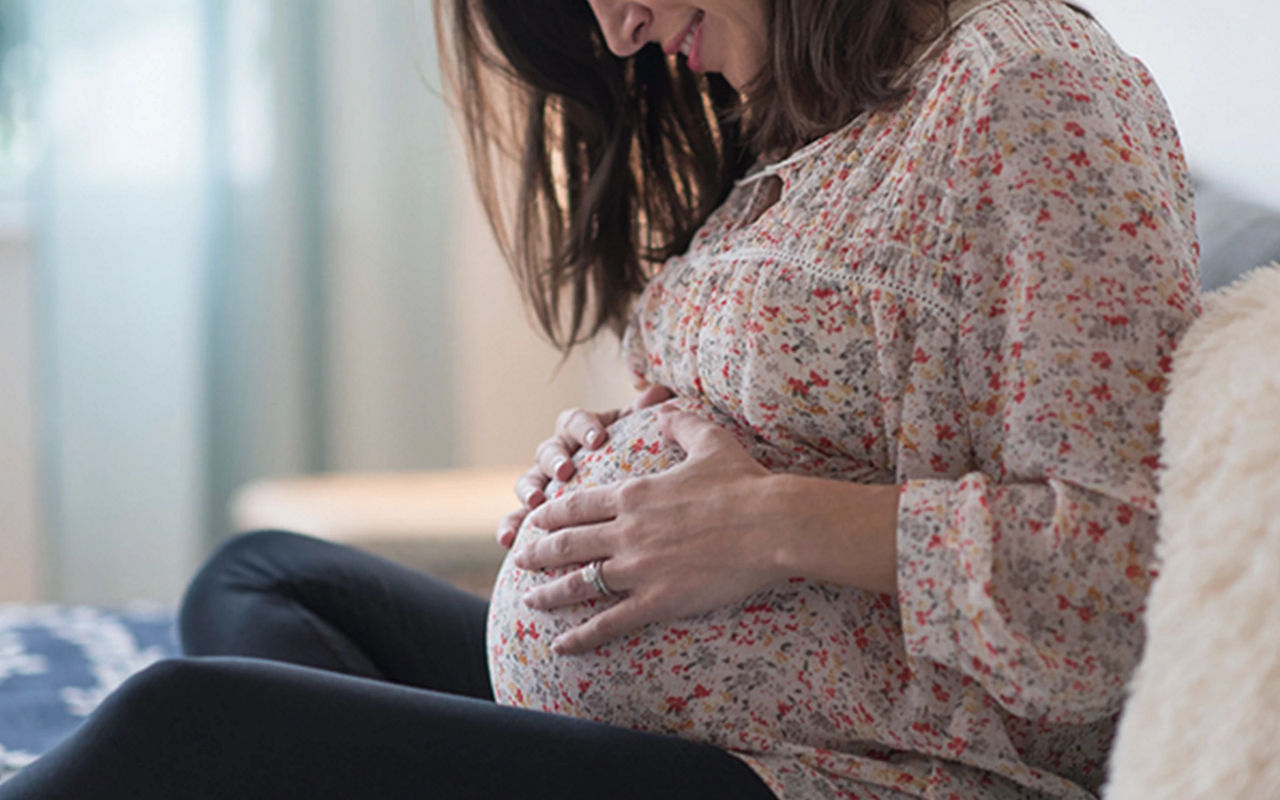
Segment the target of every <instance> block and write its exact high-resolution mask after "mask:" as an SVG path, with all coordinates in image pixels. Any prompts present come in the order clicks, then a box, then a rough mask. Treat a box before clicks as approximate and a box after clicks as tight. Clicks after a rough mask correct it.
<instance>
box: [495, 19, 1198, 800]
mask: <svg viewBox="0 0 1280 800" xmlns="http://www.w3.org/2000/svg"><path fill="white" fill-rule="evenodd" d="M910 87H911V88H910V94H909V96H908V98H907V99H906V101H905V102H904V103H903V104H902V105H900V106H899V107H897V108H895V109H893V110H891V111H885V112H878V113H872V114H868V115H864V116H863V117H861V118H859V119H858V120H855V121H854V122H853V123H851V124H850V125H849V126H847V127H846V128H844V129H842V130H840V131H838V132H836V133H834V134H831V135H829V136H826V137H824V138H822V139H820V140H818V141H816V142H814V143H813V144H811V145H809V146H808V147H806V148H804V149H802V150H801V151H800V152H798V153H796V154H794V155H793V156H792V157H790V158H788V159H786V160H784V161H782V162H779V163H776V164H773V165H770V166H766V167H764V168H763V169H761V170H760V171H758V172H757V173H755V174H753V175H751V176H749V177H748V178H747V179H744V180H743V181H742V182H740V185H739V186H738V187H736V189H735V191H734V192H733V193H732V195H731V196H730V197H729V199H728V200H727V201H726V203H725V204H724V205H723V206H722V207H721V208H720V209H719V210H718V211H717V212H716V213H715V214H713V215H712V217H711V218H710V219H709V220H708V221H707V223H706V225H705V226H704V227H703V229H702V230H701V231H700V233H699V234H698V236H697V237H696V239H695V241H694V243H693V245H692V246H691V248H690V250H689V252H688V253H686V254H685V255H684V256H681V257H678V258H674V259H672V260H671V261H669V262H668V263H667V264H665V265H664V267H663V269H662V270H661V272H660V273H659V274H658V275H657V276H656V277H655V278H654V280H653V281H652V282H651V283H650V285H649V286H648V287H647V289H646V290H645V292H644V293H643V295H642V296H641V297H640V298H639V299H638V301H637V304H636V308H635V313H634V317H633V320H632V323H631V326H630V328H629V330H628V332H627V335H626V338H625V341H624V349H625V351H626V354H627V357H628V358H629V360H630V363H631V365H632V367H633V368H634V371H635V373H636V377H637V380H638V382H639V383H640V384H641V385H645V384H649V383H661V384H666V385H668V386H671V387H672V388H674V389H675V390H676V392H677V395H678V397H679V398H680V400H679V402H681V403H682V404H684V405H685V406H686V407H688V408H691V409H694V410H696V411H698V412H699V413H703V414H705V415H706V416H707V417H708V418H709V419H711V420H713V421H715V422H717V423H719V424H721V425H722V426H724V427H725V428H726V429H728V430H730V431H731V432H733V433H735V434H736V435H737V437H738V438H739V440H740V441H741V442H742V444H743V446H744V447H746V448H747V450H748V451H749V452H750V453H751V454H752V455H753V457H755V458H756V459H757V460H758V461H760V462H761V463H762V464H764V465H766V466H768V467H769V468H770V469H772V470H775V471H789V472H796V473H804V474H811V475H822V476H827V477H831V478H836V479H841V480H852V481H861V482H865V483H895V484H899V485H901V486H902V493H901V499H900V504H899V524H898V559H899V564H898V583H899V588H898V595H897V596H896V597H890V596H888V595H881V594H875V593H872V592H867V591H864V590H860V589H856V588H851V587H840V586H833V585H827V584H821V583H815V582H811V581H807V580H804V579H801V578H795V579H792V580H791V581H788V582H786V583H784V584H781V585H778V586H774V587H770V588H768V589H766V590H764V591H762V592H760V593H758V594H757V595H755V596H752V597H750V598H747V599H746V600H745V601H743V602H742V603H741V604H738V605H736V606H733V607H730V608H725V609H719V610H717V611H714V612H710V613H708V614H704V615H701V616H698V617H694V618H689V619H683V620H678V621H676V622H674V623H669V624H661V625H650V626H648V627H646V628H643V629H641V630H639V631H636V632H634V633H632V634H629V635H628V636H626V637H624V638H623V639H620V640H618V641H616V642H612V643H609V644H608V645H605V646H602V647H600V648H598V649H597V650H596V651H595V652H594V653H592V654H588V655H581V656H556V655H555V654H553V653H552V652H551V651H550V647H549V645H550V642H551V640H552V639H553V638H554V637H555V635H556V634H557V633H559V632H560V631H562V630H566V629H568V628H569V627H571V626H574V625H576V624H579V623H580V622H581V621H583V620H585V619H587V618H588V617H590V616H591V615H593V614H595V613H598V611H599V610H600V609H601V608H602V607H603V606H602V603H603V602H604V601H600V602H597V603H592V604H587V605H584V606H578V607H575V608H570V609H560V610H557V611H554V612H540V611H534V610H532V609H529V608H526V607H525V606H524V605H523V603H521V602H520V597H521V595H522V594H523V593H524V592H525V591H527V590H528V589H529V588H532V587H533V586H535V585H538V584H540V583H542V582H544V581H546V580H549V579H550V578H551V577H554V574H553V575H547V574H543V573H529V572H524V571H522V570H520V569H518V568H516V567H515V566H514V565H513V564H511V563H510V562H508V563H507V564H506V565H505V566H504V568H503V570H502V573H501V574H500V575H499V579H498V583H497V586H496V588H495V591H494V595H493V601H492V604H491V612H490V623H489V648H490V670H491V675H492V677H493V681H494V689H495V693H496V695H497V698H498V700H499V701H500V702H503V703H508V704H513V705H519V706H525V707H529V708H536V709H543V710H547V711H551V712H555V713H564V714H572V715H576V716H581V717H586V718H590V719H598V720H603V721H606V722H610V723H613V724H618V725H626V726H630V727H634V728H638V729H643V730H651V731H657V732H662V733H670V734H674V735H679V736H684V737H687V738H692V739H697V740H700V741H705V742H709V743H711V744H714V745H717V746H720V747H723V748H725V749H727V750H729V751H731V752H733V753H734V754H736V755H738V756H739V757H741V758H743V759H744V760H746V761H747V763H748V764H750V765H751V766H752V767H753V768H754V769H755V770H756V771H757V773H758V774H760V776H761V777H762V778H763V779H764V780H765V781H766V782H767V783H768V784H769V785H770V787H772V788H773V790H774V792H775V793H776V794H777V795H778V796H779V797H780V798H786V800H803V799H807V798H820V797H821V798H827V797H830V798H906V797H921V798H964V799H966V800H967V799H968V798H1022V797H1045V796H1049V797H1071V798H1087V797H1093V796H1095V793H1096V791H1097V790H1098V787H1099V785H1100V783H1101V781H1102V778H1103V775H1104V769H1105V760H1106V755H1107V751H1108V748H1109V746H1110V742H1111V738H1112V735H1113V731H1114V725H1115V719H1116V715H1117V713H1118V711H1119V709H1120V705H1121V701H1122V698H1123V690H1124V686H1125V683H1126V681H1127V679H1128V677H1129V675H1130V674H1131V672H1132V670H1133V668H1134V667H1135V665H1136V663H1137V660H1138V657H1139V654H1140V650H1141V646H1142V628H1141V614H1142V611H1143V602H1144V599H1145V596H1146V592H1147V589H1148V586H1149V583H1150V581H1151V579H1152V577H1153V574H1152V572H1151V571H1150V563H1151V558H1152V553H1153V546H1154V541H1155V517H1154V515H1155V511H1156V507H1155V493H1156V487H1155V480H1154V474H1153V472H1154V469H1155V468H1156V466H1157V464H1156V457H1157V452H1158V444H1159V429H1158V418H1159V409H1160V402H1161V398H1162V392H1163V391H1164V388H1165V383H1166V376H1167V373H1168V370H1169V367H1170V356H1171V354H1172V352H1173V349H1174V346H1175V344H1176V343H1177V341H1178V338H1179V336H1180V335H1181V333H1182V332H1183V330H1184V329H1185V328H1186V327H1187V325H1188V324H1189V323H1190V321H1191V320H1192V318H1193V317H1194V315H1195V314H1196V313H1197V312H1198V287H1199V275H1198V266H1197V257H1196V245H1195V236H1194V221H1193V212H1192V208H1191V190H1190V185H1189V181H1188V178H1187V174H1186V167H1185V164H1184V161H1183V157H1182V153H1181V149H1180V146H1179V143H1178V140H1177V136H1176V133H1175V131H1174V128H1173V123H1172V121H1171V119H1170V115H1169V113H1168V110H1167V108H1166V107H1165V104H1164V101H1163V99H1162V98H1161V96H1160V94H1159V92H1158V90H1157V89H1156V87H1155V85H1154V84H1153V82H1152V79H1151V77H1150V76H1149V75H1148V73H1147V72H1146V70H1145V69H1144V68H1143V67H1142V65H1141V64H1139V63H1138V62H1137V61H1136V60H1134V59H1132V58H1131V57H1129V56H1127V55H1125V54H1124V53H1123V52H1121V51H1120V50H1119V49H1118V48H1117V46H1116V45H1115V44H1114V42H1113V41H1112V40H1111V39H1110V38H1109V37H1108V36H1107V35H1106V33H1105V32H1104V31H1102V30H1101V29H1100V28H1099V27H1098V26H1097V25H1096V24H1094V23H1093V22H1091V21H1089V20H1088V19H1086V18H1084V17H1082V16H1080V15H1077V14H1075V13H1074V12H1072V11H1070V10H1069V9H1068V8H1067V7H1066V6H1064V5H1062V4H1060V3H1057V2H1051V1H1050V0H1000V2H995V3H992V4H988V5H985V6H983V7H982V8H981V9H980V10H979V11H978V12H977V13H975V14H974V15H973V16H972V17H971V18H969V19H967V20H966V21H965V22H964V23H963V24H962V25H961V26H960V27H959V29H958V30H956V31H955V32H954V33H953V34H952V35H951V36H950V38H949V39H948V40H947V41H946V42H945V44H944V45H943V46H941V47H940V48H938V50H937V52H936V54H935V55H934V56H933V57H932V58H930V59H929V60H928V61H927V62H926V63H924V64H923V65H922V66H921V67H920V68H919V69H918V70H917V71H916V72H915V74H913V75H912V76H911V83H910ZM775 176H776V178H777V179H779V180H780V181H781V184H782V191H781V194H780V197H779V199H778V200H777V202H776V203H775V204H774V205H772V206H770V207H768V208H764V209H762V204H761V202H760V197H761V193H762V188H761V187H762V185H763V181H764V180H765V179H766V178H772V177H775ZM762 210H763V213H761V211H762ZM682 456H683V454H682V453H680V452H679V449H678V448H677V447H675V446H674V445H672V444H670V443H668V442H666V441H664V440H663V438H662V436H661V434H660V433H659V432H658V429H657V425H656V421H655V415H654V414H653V413H651V412H640V413H637V414H633V415H631V416H628V417H624V418H623V419H622V420H620V421H619V422H618V423H617V424H616V425H615V426H614V427H613V428H612V429H611V430H610V444H609V446H608V447H607V448H605V449H602V450H600V451H593V452H590V453H585V454H580V456H579V458H578V472H577V474H576V475H575V476H574V478H572V479H571V480H570V481H569V483H568V484H565V485H561V484H553V486H552V487H551V491H552V492H553V493H556V494H563V493H565V492H571V491H574V490H575V489H578V488H581V487H583V486H589V485H595V484H603V483H608V482H611V481H616V480H620V479H623V478H626V477H628V476H634V475H641V474H646V473H651V472H655V471H659V470H662V469H665V468H667V467H669V466H670V465H672V464H674V463H675V462H676V461H678V460H679V459H680V458H681V457H682ZM849 524H850V527H851V529H852V528H855V527H856V525H857V520H850V521H849ZM540 535H543V532H542V531H539V530H537V529H535V528H533V527H531V526H526V527H525V528H524V529H522V530H521V531H520V534H519V536H520V537H521V538H522V539H526V540H527V539H528V538H530V537H536V536H540Z"/></svg>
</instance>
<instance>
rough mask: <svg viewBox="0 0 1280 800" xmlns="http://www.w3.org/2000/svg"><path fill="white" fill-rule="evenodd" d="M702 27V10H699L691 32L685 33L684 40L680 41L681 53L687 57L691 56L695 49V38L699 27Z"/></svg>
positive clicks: (690, 29)
mask: <svg viewBox="0 0 1280 800" xmlns="http://www.w3.org/2000/svg"><path fill="white" fill-rule="evenodd" d="M701 27H702V12H698V16H697V18H696V19H695V20H694V22H693V27H691V28H689V32H688V33H687V34H685V37H684V41H683V42H681V43H680V53H681V54H682V55H684V57H685V58H688V57H689V53H690V52H691V51H692V50H693V39H694V37H695V36H697V35H698V29H699V28H701Z"/></svg>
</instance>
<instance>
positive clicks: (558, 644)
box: [551, 636, 564, 655]
mask: <svg viewBox="0 0 1280 800" xmlns="http://www.w3.org/2000/svg"><path fill="white" fill-rule="evenodd" d="M551 649H552V650H554V651H555V652H556V653H559V654H560V655H563V654H564V637H563V636H561V637H560V638H558V639H556V640H555V641H553V642H552V643H551Z"/></svg>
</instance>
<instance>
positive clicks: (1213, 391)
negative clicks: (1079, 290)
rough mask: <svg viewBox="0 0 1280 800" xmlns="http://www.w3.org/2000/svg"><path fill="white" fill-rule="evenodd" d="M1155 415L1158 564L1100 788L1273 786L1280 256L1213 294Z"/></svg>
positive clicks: (1277, 711) (1276, 760) (1150, 799)
mask: <svg viewBox="0 0 1280 800" xmlns="http://www.w3.org/2000/svg"><path fill="white" fill-rule="evenodd" d="M1162 425H1163V433H1164V437H1165V441H1164V450H1163V454H1162V461H1163V463H1164V470H1163V472H1162V474H1161V478H1160V481H1161V484H1160V512H1161V521H1160V526H1161V537H1160V538H1161V542H1160V545H1159V548H1158V551H1157V552H1158V556H1159V558H1160V560H1161V562H1162V565H1161V569H1160V572H1161V574H1160V577H1159V578H1158V579H1157V580H1156V582H1155V585H1154V586H1153V587H1152V592H1151V597H1150V600H1149V603H1148V612H1147V636H1148V639H1147V648H1146V651H1145V653H1144V655H1143V659H1142V663H1141V665H1140V666H1139V668H1138V672H1137V675H1136V677H1135V679H1134V681H1133V683H1132V685H1131V687H1130V693H1131V696H1130V699H1129V702H1128V704H1127V706H1126V708H1125V712H1124V717H1123V719H1122V720H1121V723H1120V729H1119V734H1118V738H1117V741H1116V746H1115V749H1114V752H1113V755H1112V759H1111V779H1110V782H1109V784H1108V786H1107V791H1106V795H1105V796H1106V797H1107V798H1108V800H1139V798H1141V800H1175V798H1176V800H1200V799H1201V798H1204V800H1209V798H1212V799H1213V800H1222V798H1280V264H1273V265H1271V266H1269V267H1260V268H1258V269H1256V270H1253V271H1252V272H1250V273H1248V274H1246V275H1245V276H1244V277H1242V278H1241V279H1240V280H1238V281H1236V282H1235V283H1234V284H1232V285H1231V286H1230V287H1227V288H1225V289H1222V290H1219V291H1217V292H1214V293H1212V294H1209V295H1206V297H1205V303H1204V314H1203V316H1202V317H1201V318H1200V319H1199V320H1197V321H1196V323H1195V324H1194V325H1193V326H1192V327H1191V329H1190V330H1189V331H1188V332H1187V334H1186V337H1185V339H1184V340H1183V341H1182V343H1181V344H1180V345H1179V348H1178V351H1177V354H1176V356H1175V359H1174V370H1173V377H1172V381H1171V388H1170V392H1169V396H1168V398H1167V400H1166V403H1165V408H1164V413H1163V418H1162Z"/></svg>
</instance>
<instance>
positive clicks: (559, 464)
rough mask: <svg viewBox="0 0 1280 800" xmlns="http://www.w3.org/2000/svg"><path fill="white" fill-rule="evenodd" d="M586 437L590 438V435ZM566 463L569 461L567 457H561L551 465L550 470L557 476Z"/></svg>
mask: <svg viewBox="0 0 1280 800" xmlns="http://www.w3.org/2000/svg"><path fill="white" fill-rule="evenodd" d="M587 438H590V437H587ZM568 463H569V459H567V458H562V459H560V460H559V461H557V462H556V465H555V466H554V467H552V469H551V471H552V472H554V473H555V475H556V477H557V478H559V477H560V473H561V472H563V471H564V468H565V465H566V464H568Z"/></svg>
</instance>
